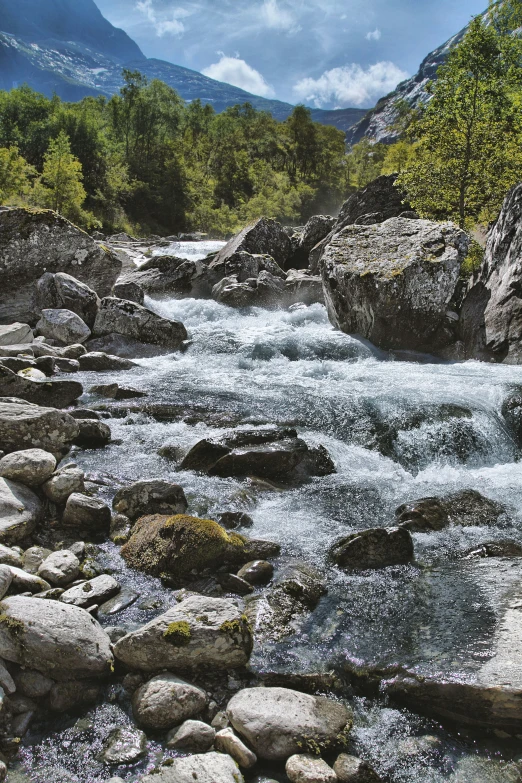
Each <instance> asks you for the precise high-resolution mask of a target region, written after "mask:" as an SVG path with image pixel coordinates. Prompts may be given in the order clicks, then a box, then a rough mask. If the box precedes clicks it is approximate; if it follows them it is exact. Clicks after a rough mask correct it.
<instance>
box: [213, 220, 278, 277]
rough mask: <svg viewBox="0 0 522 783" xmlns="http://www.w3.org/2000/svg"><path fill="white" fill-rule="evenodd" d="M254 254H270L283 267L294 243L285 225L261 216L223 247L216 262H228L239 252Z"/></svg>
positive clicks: (214, 261)
mask: <svg viewBox="0 0 522 783" xmlns="http://www.w3.org/2000/svg"><path fill="white" fill-rule="evenodd" d="M242 251H243V252H246V253H250V254H252V255H256V254H259V255H268V256H271V257H272V258H273V259H274V261H275V262H276V263H277V264H278V265H279V266H280V267H281V268H282V269H284V268H285V265H286V262H287V260H288V258H289V257H290V253H291V252H292V245H291V242H290V239H289V237H288V236H287V234H286V232H285V230H284V229H283V227H282V226H281V225H280V224H279V223H276V221H275V220H268V219H267V218H260V219H259V220H256V222H255V223H253V224H252V225H250V226H247V228H244V229H243V230H242V231H241V232H240V233H239V234H238V235H237V236H235V237H234V238H233V239H231V240H230V242H228V243H227V245H225V247H224V248H222V249H221V250H220V251H219V253H218V254H217V256H216V257H215V259H214V260H213V263H214V264H216V265H217V264H220V263H221V262H227V261H228V259H230V258H231V257H232V256H234V255H235V254H236V253H239V252H242Z"/></svg>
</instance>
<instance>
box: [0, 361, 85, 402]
mask: <svg viewBox="0 0 522 783" xmlns="http://www.w3.org/2000/svg"><path fill="white" fill-rule="evenodd" d="M0 394H1V395H2V397H4V398H5V397H12V398H16V399H19V400H25V401H26V402H30V403H33V404H35V405H42V406H51V405H53V406H56V407H57V408H67V407H68V406H69V405H72V403H73V402H75V400H77V399H78V397H81V395H82V394H83V387H82V385H81V383H78V382H77V381H49V380H47V379H46V380H44V381H32V380H30V379H29V378H23V377H22V376H21V375H18V374H17V373H14V372H11V370H8V369H7V367H1V366H0Z"/></svg>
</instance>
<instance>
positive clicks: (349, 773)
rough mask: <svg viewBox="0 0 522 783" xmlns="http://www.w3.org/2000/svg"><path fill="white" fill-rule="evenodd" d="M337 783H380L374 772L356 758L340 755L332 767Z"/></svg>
mask: <svg viewBox="0 0 522 783" xmlns="http://www.w3.org/2000/svg"><path fill="white" fill-rule="evenodd" d="M333 769H334V772H335V774H336V775H337V780H338V781H339V783H382V779H381V778H380V777H379V775H378V774H377V773H376V772H375V770H374V769H373V768H372V767H371V766H370V765H369V764H367V763H366V762H365V761H363V760H362V759H359V758H357V756H349V755H348V753H341V754H340V756H338V757H337V760H336V762H335V764H334V765H333Z"/></svg>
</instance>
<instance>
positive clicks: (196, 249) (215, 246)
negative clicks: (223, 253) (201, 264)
mask: <svg viewBox="0 0 522 783" xmlns="http://www.w3.org/2000/svg"><path fill="white" fill-rule="evenodd" d="M224 245H225V243H224V242H220V241H218V240H215V239H207V240H204V241H202V242H173V243H172V244H171V245H169V246H168V247H161V248H157V249H156V250H153V251H152V255H153V256H176V257H177V258H188V259H190V260H191V261H201V260H202V259H203V258H206V257H207V256H208V255H209V254H210V253H217V252H218V250H221V248H222V247H223V246H224Z"/></svg>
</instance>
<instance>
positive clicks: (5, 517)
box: [0, 478, 43, 545]
mask: <svg viewBox="0 0 522 783" xmlns="http://www.w3.org/2000/svg"><path fill="white" fill-rule="evenodd" d="M42 513H43V507H42V503H41V501H40V499H39V498H38V496H37V495H35V494H34V492H32V491H31V490H30V489H28V488H27V487H25V486H24V485H23V484H17V483H16V482H14V481H9V480H7V479H3V478H0V542H1V543H2V544H7V545H11V544H17V543H19V542H21V541H23V540H24V539H26V538H28V536H30V535H31V533H32V532H33V531H34V530H35V528H36V526H37V524H38V522H39V521H40V519H41V518H42Z"/></svg>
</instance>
